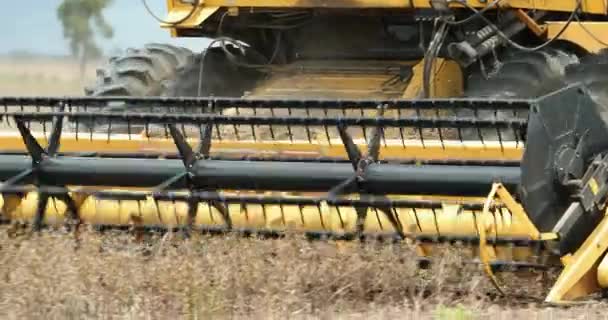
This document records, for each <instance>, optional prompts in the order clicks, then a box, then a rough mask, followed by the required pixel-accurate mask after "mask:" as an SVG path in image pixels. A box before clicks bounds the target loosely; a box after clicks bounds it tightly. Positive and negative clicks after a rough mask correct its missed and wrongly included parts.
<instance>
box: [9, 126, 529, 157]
mask: <svg viewBox="0 0 608 320" xmlns="http://www.w3.org/2000/svg"><path fill="white" fill-rule="evenodd" d="M34 135H35V136H36V137H37V139H38V141H39V142H40V144H41V145H46V143H47V142H46V138H45V137H44V135H42V134H40V133H35V134H34ZM189 142H190V143H191V144H192V145H195V144H196V143H197V142H198V140H196V139H189ZM330 142H331V144H329V143H327V142H326V141H325V139H321V141H313V142H312V143H311V142H308V141H293V142H292V141H289V140H285V141H259V140H258V141H254V140H241V141H229V140H222V141H214V143H213V146H212V150H211V153H212V154H214V155H220V154H221V155H241V156H243V155H248V154H252V155H253V154H255V155H257V156H260V157H264V156H268V157H270V156H280V155H298V156H302V157H308V156H310V157H319V156H322V157H345V156H346V153H345V151H344V146H343V145H342V142H341V141H340V140H339V139H332V140H331V141H330ZM355 143H356V144H358V145H359V146H360V147H362V148H364V146H365V145H366V143H365V140H363V139H357V140H355ZM0 146H2V147H1V148H2V150H3V151H21V150H25V146H24V145H23V140H22V138H21V137H20V136H19V135H18V134H16V133H0ZM523 147H524V146H523V144H522V143H515V142H502V147H501V144H500V143H498V142H491V141H486V142H484V143H481V142H477V141H466V142H461V141H450V140H445V141H444V142H443V143H441V142H440V141H434V140H429V141H424V145H423V144H422V143H421V141H420V140H406V141H404V142H403V143H402V141H401V140H399V141H397V140H390V139H388V140H387V141H386V145H384V144H383V145H382V147H381V150H380V156H381V158H401V159H419V160H425V159H434V160H445V159H478V160H492V159H502V160H520V159H521V156H522V154H523ZM61 151H62V152H113V153H134V152H158V153H172V152H176V151H177V149H176V148H175V144H174V142H173V140H171V139H165V138H145V137H143V136H140V135H132V136H131V137H129V136H128V135H125V134H113V135H112V136H111V138H110V139H109V140H108V137H107V135H105V134H93V135H92V138H91V136H89V135H82V134H81V135H80V136H79V138H78V139H77V138H76V136H75V135H74V134H73V133H65V134H63V135H62V140H61Z"/></svg>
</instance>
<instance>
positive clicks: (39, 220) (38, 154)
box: [0, 106, 80, 231]
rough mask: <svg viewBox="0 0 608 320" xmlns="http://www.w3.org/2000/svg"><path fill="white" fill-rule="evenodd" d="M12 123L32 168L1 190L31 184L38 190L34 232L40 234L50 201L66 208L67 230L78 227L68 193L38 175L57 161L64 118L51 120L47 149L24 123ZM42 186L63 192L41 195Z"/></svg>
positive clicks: (8, 182) (17, 119)
mask: <svg viewBox="0 0 608 320" xmlns="http://www.w3.org/2000/svg"><path fill="white" fill-rule="evenodd" d="M63 109H64V106H60V111H63ZM14 120H15V123H16V124H17V128H18V129H19V132H20V134H21V137H22V139H23V143H24V144H25V147H26V149H27V151H28V154H29V155H30V157H31V158H32V168H30V169H28V170H26V171H24V172H22V173H20V174H18V175H16V176H14V177H12V178H11V179H9V180H7V181H6V182H5V183H4V184H3V187H10V186H16V185H20V184H26V183H30V181H31V182H33V183H34V184H35V185H36V187H37V188H39V189H40V190H39V192H38V203H37V208H36V215H35V217H34V221H33V230H34V231H39V230H41V229H42V225H43V223H44V216H45V212H46V207H47V204H48V201H49V198H51V197H52V198H55V199H58V200H60V201H63V202H64V203H65V204H66V206H67V212H68V213H69V214H70V216H69V218H68V219H66V226H67V227H69V225H70V224H72V223H74V224H76V225H78V224H79V221H80V217H79V216H78V204H77V203H76V202H75V201H74V199H73V198H72V197H71V196H70V194H69V191H68V189H67V188H66V187H65V186H64V185H58V184H56V183H54V182H53V181H52V179H46V178H45V177H44V175H43V174H41V173H42V172H41V170H40V168H41V166H42V164H43V163H44V162H45V161H47V160H49V159H50V158H54V157H56V156H57V154H58V152H59V147H60V145H61V132H62V130H63V116H61V115H59V116H56V117H54V118H53V127H52V131H51V135H50V138H49V142H48V146H47V147H46V149H45V148H43V147H42V146H41V145H40V144H39V143H38V141H37V140H36V138H34V136H33V135H32V133H31V131H30V130H29V129H28V127H27V126H26V124H25V123H24V121H23V119H21V118H19V117H17V116H15V117H14ZM45 186H54V187H59V188H61V189H62V190H64V191H61V192H54V193H52V194H51V193H49V192H46V191H42V189H44V187H45ZM41 187H42V188H41ZM0 193H2V188H0Z"/></svg>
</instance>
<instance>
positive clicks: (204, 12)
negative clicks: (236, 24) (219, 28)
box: [161, 6, 220, 29]
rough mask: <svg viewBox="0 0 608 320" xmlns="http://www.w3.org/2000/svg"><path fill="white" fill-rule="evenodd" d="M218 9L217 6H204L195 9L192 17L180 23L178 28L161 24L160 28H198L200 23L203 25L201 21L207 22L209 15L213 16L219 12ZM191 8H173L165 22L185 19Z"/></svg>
mask: <svg viewBox="0 0 608 320" xmlns="http://www.w3.org/2000/svg"><path fill="white" fill-rule="evenodd" d="M219 8H220V7H217V6H204V7H201V8H199V9H197V10H196V11H195V12H194V14H192V16H190V18H188V19H186V20H185V21H184V22H182V23H180V24H179V25H178V26H175V25H174V24H166V23H164V24H161V27H163V28H172V29H175V28H196V27H198V26H199V25H200V24H201V23H203V21H205V20H207V18H209V17H210V16H211V15H213V14H214V13H215V12H216V11H217V10H219ZM190 10H191V8H190V7H182V6H179V7H174V8H172V9H170V10H169V11H168V14H167V17H166V18H165V21H167V22H174V21H180V20H182V19H183V18H185V17H186V16H188V14H189V13H190Z"/></svg>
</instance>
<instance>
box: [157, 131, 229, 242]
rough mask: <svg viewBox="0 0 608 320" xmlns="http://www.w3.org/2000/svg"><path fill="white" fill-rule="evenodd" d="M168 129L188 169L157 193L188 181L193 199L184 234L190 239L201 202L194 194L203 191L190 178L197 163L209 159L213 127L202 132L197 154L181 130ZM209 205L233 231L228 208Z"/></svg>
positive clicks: (219, 205)
mask: <svg viewBox="0 0 608 320" xmlns="http://www.w3.org/2000/svg"><path fill="white" fill-rule="evenodd" d="M167 127H168V128H169V133H170V134H171V137H172V138H173V141H174V142H175V145H176V147H177V150H178V152H179V154H180V155H181V158H182V162H183V163H184V167H185V168H186V172H184V173H183V174H180V175H177V176H175V177H173V178H172V179H169V180H168V181H166V182H165V183H163V184H161V185H159V186H158V187H157V188H156V190H157V192H162V191H164V190H166V189H167V188H169V187H170V186H171V185H173V184H174V183H175V182H177V181H181V180H182V179H186V185H188V188H189V189H190V192H191V197H190V199H189V200H188V202H187V203H188V222H187V228H186V229H184V234H185V235H186V236H187V237H188V236H189V235H190V231H191V230H192V229H193V226H194V222H195V221H196V214H197V211H198V204H199V202H200V201H199V199H198V198H197V197H196V196H195V195H194V194H196V193H197V192H199V191H201V190H197V189H195V188H194V187H193V184H192V183H191V181H190V177H191V172H190V171H191V170H192V168H193V167H194V166H195V165H196V163H197V162H198V161H199V160H204V159H208V158H209V152H210V150H211V137H212V127H211V125H210V124H206V125H205V126H204V127H203V128H202V130H201V131H200V142H199V145H198V147H197V150H196V152H195V151H194V150H192V147H190V145H189V144H188V142H187V141H186V139H185V138H184V136H183V135H182V134H181V132H179V130H177V128H176V127H175V125H174V124H168V125H167ZM204 191H206V192H209V193H212V194H216V195H217V194H218V193H217V191H209V190H204ZM154 198H155V199H154V201H155V203H158V202H157V197H154ZM209 204H210V205H211V206H212V207H213V208H215V209H216V210H217V211H219V213H220V215H221V216H222V218H223V219H224V223H225V225H226V228H227V229H228V230H231V229H232V218H231V217H230V212H229V210H228V207H227V206H226V205H225V204H223V203H221V202H219V201H209ZM157 208H158V205H157Z"/></svg>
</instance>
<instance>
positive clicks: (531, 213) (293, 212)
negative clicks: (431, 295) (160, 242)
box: [0, 0, 608, 303]
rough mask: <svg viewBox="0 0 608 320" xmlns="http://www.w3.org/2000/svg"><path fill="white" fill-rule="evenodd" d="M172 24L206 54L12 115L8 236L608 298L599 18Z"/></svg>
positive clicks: (11, 100)
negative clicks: (344, 265)
mask: <svg viewBox="0 0 608 320" xmlns="http://www.w3.org/2000/svg"><path fill="white" fill-rule="evenodd" d="M167 3H168V6H169V18H167V19H168V20H169V21H162V23H163V25H164V26H165V27H167V28H169V29H170V31H171V33H172V34H173V35H174V36H178V37H202V36H213V37H215V40H213V42H212V45H211V46H210V47H209V49H207V50H205V51H204V52H203V53H202V54H197V55H194V54H192V53H191V52H189V51H187V50H185V49H181V48H176V47H172V46H168V45H158V44H155V45H149V46H147V47H146V48H144V49H141V50H131V51H129V52H127V53H126V54H125V55H124V56H121V57H114V58H112V59H111V60H110V62H109V63H108V66H106V67H104V68H102V69H100V70H99V71H98V83H97V84H96V85H95V86H93V87H90V88H88V89H87V92H88V96H86V97H75V98H44V97H32V98H25V97H4V98H0V108H1V107H4V109H3V110H2V109H0V110H2V118H3V121H4V124H5V126H6V127H8V128H14V129H15V132H14V133H8V132H5V133H3V134H2V135H0V141H1V145H2V153H1V155H0V180H2V181H4V183H3V185H2V187H1V188H0V192H1V194H2V214H3V218H4V220H5V221H7V222H12V223H24V222H25V223H27V224H28V225H31V226H32V228H33V229H34V230H40V229H41V228H43V227H48V226H63V225H66V226H68V227H74V226H75V225H79V224H89V225H94V226H97V227H99V228H102V229H103V228H148V229H158V228H163V229H165V230H182V232H184V233H185V234H186V235H190V234H192V233H194V232H205V233H213V234H223V233H226V232H235V233H243V234H246V235H256V236H268V237H279V236H281V235H282V234H283V233H284V232H286V231H289V230H294V231H301V232H303V233H305V234H306V235H307V237H309V238H311V239H336V240H344V241H347V240H366V239H381V240H384V241H389V242H400V241H402V240H412V241H413V242H414V245H415V246H416V248H417V253H418V254H419V255H420V256H421V258H423V259H432V256H433V252H434V246H435V245H436V244H441V243H447V244H454V243H460V244H466V245H469V246H471V247H472V249H473V250H472V252H473V253H474V254H475V256H477V257H478V261H479V262H480V264H481V265H482V266H483V269H484V271H485V272H486V273H487V274H488V275H489V278H490V279H491V280H492V282H493V283H495V284H496V286H497V287H498V288H500V286H499V283H498V280H497V278H496V276H495V273H496V272H499V271H513V270H529V269H546V268H553V267H558V268H561V270H562V271H561V275H560V276H559V278H558V279H557V281H556V283H555V284H554V285H553V287H552V289H551V291H550V292H549V293H548V296H547V298H546V301H548V302H554V303H558V302H565V301H570V300H574V299H578V298H581V297H586V296H589V295H590V294H592V293H594V292H598V291H600V290H602V289H603V288H606V287H607V286H608V259H606V258H605V253H606V251H607V249H608V218H607V217H606V206H605V204H606V196H607V195H608V184H607V182H608V154H607V153H606V150H608V116H607V114H608V104H607V103H606V102H607V101H608V100H607V99H606V93H607V91H606V87H605V83H606V81H605V79H607V77H608V76H606V74H607V73H606V72H605V71H608V56H606V55H605V54H604V53H603V52H602V51H601V49H603V48H604V42H605V41H608V23H607V22H605V21H606V16H607V15H608V11H607V8H606V3H605V2H604V1H595V0H579V1H575V0H555V1H524V0H521V1H520V0H503V1H493V2H491V3H486V2H485V1H428V0H411V1H393V0H351V1H318V0H315V1H313V0H298V1H284V0H261V1H241V0H236V1H227V2H226V3H224V1H221V0H207V1H204V2H202V1H197V0H190V1H186V0H182V1H178V0H169V1H168V2H167ZM522 43H523V44H525V46H524V45H522ZM68 128H69V129H68ZM17 131H18V134H17ZM539 256H542V257H543V259H539ZM547 257H549V258H547ZM541 260H542V261H541ZM425 261H426V260H425ZM555 262H557V265H556V264H555Z"/></svg>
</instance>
